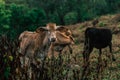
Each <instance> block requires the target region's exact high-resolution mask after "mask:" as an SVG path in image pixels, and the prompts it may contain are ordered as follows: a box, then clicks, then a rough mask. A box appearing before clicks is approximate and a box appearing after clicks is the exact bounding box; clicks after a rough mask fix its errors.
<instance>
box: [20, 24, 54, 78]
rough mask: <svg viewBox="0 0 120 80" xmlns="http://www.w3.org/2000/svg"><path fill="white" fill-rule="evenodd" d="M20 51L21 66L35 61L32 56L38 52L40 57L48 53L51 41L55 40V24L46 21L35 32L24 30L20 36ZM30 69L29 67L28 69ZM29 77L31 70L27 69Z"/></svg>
mask: <svg viewBox="0 0 120 80" xmlns="http://www.w3.org/2000/svg"><path fill="white" fill-rule="evenodd" d="M19 40H20V53H21V54H22V55H23V56H22V57H21V64H22V67H23V68H24V67H30V63H31V62H32V63H34V62H35V58H34V56H35V55H36V54H37V53H39V55H40V57H41V58H42V59H44V58H45V55H46V54H47V53H48V52H47V51H48V49H49V46H50V43H51V42H54V41H56V24H54V23H48V24H47V26H46V27H40V28H38V29H37V30H36V32H30V31H24V32H23V33H21V35H20V37H19ZM29 70H31V69H29ZM29 73H30V74H29V77H31V72H30V71H29Z"/></svg>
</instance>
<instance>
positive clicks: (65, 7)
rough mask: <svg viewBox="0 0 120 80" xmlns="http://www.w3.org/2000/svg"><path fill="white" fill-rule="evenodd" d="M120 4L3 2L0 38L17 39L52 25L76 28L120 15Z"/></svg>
mask: <svg viewBox="0 0 120 80" xmlns="http://www.w3.org/2000/svg"><path fill="white" fill-rule="evenodd" d="M119 5H120V0H0V23H1V24H0V34H7V35H8V36H9V37H11V38H15V37H16V36H18V35H19V34H20V33H21V32H22V31H24V30H32V31H33V30H35V29H36V28H37V27H38V26H45V24H46V23H48V22H55V23H57V24H60V25H64V24H67V25H68V24H74V23H77V22H82V21H86V20H90V19H93V18H95V17H96V16H100V15H103V14H108V13H119V12H120V9H119V8H120V6H119Z"/></svg>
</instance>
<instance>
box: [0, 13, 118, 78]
mask: <svg viewBox="0 0 120 80" xmlns="http://www.w3.org/2000/svg"><path fill="white" fill-rule="evenodd" d="M97 19H98V21H99V22H98V24H96V26H93V25H92V23H93V22H94V21H95V20H96V19H94V20H91V21H85V22H83V23H78V24H75V25H66V27H69V28H70V29H71V30H72V32H73V37H74V39H75V44H74V45H72V47H73V54H70V53H69V51H68V48H67V47H66V48H65V49H64V51H63V54H62V57H61V58H59V57H57V56H56V58H55V59H49V58H47V59H46V61H45V63H44V66H41V64H40V66H39V67H36V66H32V67H33V70H34V74H35V75H36V76H37V79H38V80H120V58H119V57H120V40H119V39H120V14H116V15H105V16H101V17H99V18H97ZM87 27H105V28H109V29H111V30H112V32H113V40H112V43H113V46H112V49H113V54H114V55H115V58H116V61H114V62H113V61H111V59H110V56H109V48H108V47H107V48H105V49H103V50H102V52H103V54H102V61H101V63H102V65H98V63H99V62H98V53H99V51H98V50H97V49H94V50H93V52H92V53H91V55H90V64H89V66H88V68H87V70H86V74H85V75H84V76H85V77H84V78H82V77H83V76H81V75H82V74H83V72H84V67H83V58H82V52H83V47H84V45H83V43H84V31H85V29H86V28H87ZM18 45H19V43H18V41H17V40H16V41H15V42H14V41H10V40H9V39H7V38H6V37H4V36H3V38H2V37H0V60H1V62H0V63H1V64H3V65H0V68H1V69H0V75H1V76H0V80H6V79H8V80H17V79H18V80H28V77H27V78H25V75H24V74H25V73H27V72H25V70H23V69H21V68H20V63H19V56H18V52H17V50H18V48H17V46H18ZM98 69H100V73H99V74H98V72H97V70H98ZM22 74H23V75H22ZM97 76H98V78H97ZM81 78H82V79H81Z"/></svg>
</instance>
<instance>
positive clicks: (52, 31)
mask: <svg viewBox="0 0 120 80" xmlns="http://www.w3.org/2000/svg"><path fill="white" fill-rule="evenodd" d="M56 28H57V27H56V24H55V23H48V24H47V25H46V27H39V28H37V29H36V32H45V31H46V33H47V34H46V36H47V38H48V40H49V41H50V42H55V41H56Z"/></svg>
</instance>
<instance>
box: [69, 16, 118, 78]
mask: <svg viewBox="0 0 120 80" xmlns="http://www.w3.org/2000/svg"><path fill="white" fill-rule="evenodd" d="M97 19H98V21H99V22H98V24H97V25H96V26H93V25H92V22H93V21H94V20H96V19H94V20H92V21H86V22H83V23H78V24H75V25H68V27H70V28H71V30H72V32H73V36H74V38H75V45H73V54H72V58H71V59H70V60H71V61H70V62H71V65H73V66H74V67H73V68H75V66H77V67H78V66H79V69H80V75H81V73H82V69H83V68H82V65H83V59H82V51H83V47H84V46H83V42H84V31H85V29H86V28H87V27H104V28H109V29H111V30H112V32H113V40H112V43H113V46H112V49H113V53H114V55H115V58H116V61H114V62H113V61H111V60H110V59H109V48H108V47H107V48H105V49H103V50H102V52H103V54H102V60H103V61H102V66H101V67H102V70H101V74H100V75H99V76H100V79H102V80H119V79H120V58H119V57H120V14H116V15H105V16H101V17H99V18H97ZM98 53H99V51H98V50H97V49H94V50H93V52H92V53H91V55H90V66H89V69H88V70H87V71H88V73H87V78H88V80H94V79H96V75H97V63H98V60H97V57H98ZM96 80H97V79H96Z"/></svg>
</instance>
